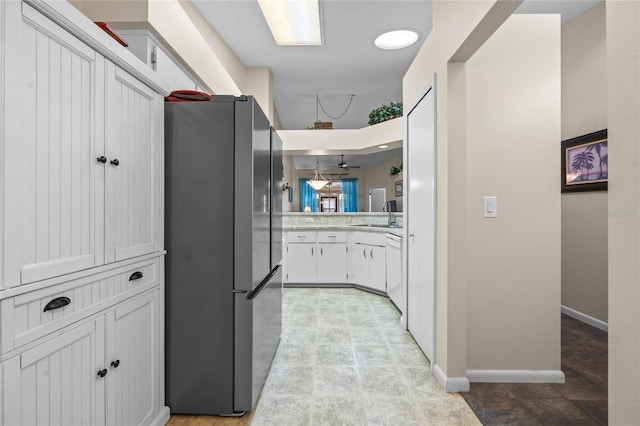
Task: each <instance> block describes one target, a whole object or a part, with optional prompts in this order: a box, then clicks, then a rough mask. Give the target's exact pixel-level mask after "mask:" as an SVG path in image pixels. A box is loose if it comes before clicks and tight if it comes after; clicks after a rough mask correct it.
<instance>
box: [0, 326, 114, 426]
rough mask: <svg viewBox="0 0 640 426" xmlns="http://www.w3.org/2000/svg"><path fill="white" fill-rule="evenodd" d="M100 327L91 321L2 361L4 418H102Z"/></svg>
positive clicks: (84, 421) (9, 421) (82, 421)
mask: <svg viewBox="0 0 640 426" xmlns="http://www.w3.org/2000/svg"><path fill="white" fill-rule="evenodd" d="M103 330H104V329H103V322H102V320H96V321H92V322H89V323H86V324H84V325H81V326H78V327H75V328H73V329H71V330H69V331H67V332H65V333H63V334H61V335H59V336H57V337H56V338H55V339H52V340H50V341H48V342H45V343H42V344H41V345H39V346H36V347H34V348H33V349H30V350H28V351H25V352H24V353H22V354H21V355H20V356H17V357H14V358H11V359H9V360H7V361H6V362H4V363H3V364H2V372H3V376H4V380H5V383H10V384H11V386H10V387H9V388H8V389H11V391H8V392H4V394H3V407H4V409H3V414H2V421H3V423H4V424H6V425H14V424H15V425H18V424H25V425H27V424H28V425H36V424H65V425H88V424H102V423H104V403H103V401H104V393H103V392H104V380H103V379H101V378H99V377H98V376H97V375H96V372H97V371H98V370H100V369H101V368H102V361H103V358H104V346H103V343H102V342H103V341H104V336H103Z"/></svg>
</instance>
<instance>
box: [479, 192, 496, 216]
mask: <svg viewBox="0 0 640 426" xmlns="http://www.w3.org/2000/svg"><path fill="white" fill-rule="evenodd" d="M482 217H498V198H497V197H496V196H495V195H485V196H484V197H482Z"/></svg>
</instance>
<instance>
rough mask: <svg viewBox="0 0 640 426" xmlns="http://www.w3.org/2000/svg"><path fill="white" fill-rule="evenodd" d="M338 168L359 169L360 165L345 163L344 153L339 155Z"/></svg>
mask: <svg viewBox="0 0 640 426" xmlns="http://www.w3.org/2000/svg"><path fill="white" fill-rule="evenodd" d="M338 168H339V169H345V170H349V169H359V168H360V166H350V165H348V164H347V163H345V162H344V155H340V162H339V163H338Z"/></svg>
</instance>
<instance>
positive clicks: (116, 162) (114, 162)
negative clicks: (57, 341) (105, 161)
mask: <svg viewBox="0 0 640 426" xmlns="http://www.w3.org/2000/svg"><path fill="white" fill-rule="evenodd" d="M110 163H111V164H112V165H114V166H116V167H117V166H119V165H120V161H118V159H117V158H114V159H113V160H111V161H110Z"/></svg>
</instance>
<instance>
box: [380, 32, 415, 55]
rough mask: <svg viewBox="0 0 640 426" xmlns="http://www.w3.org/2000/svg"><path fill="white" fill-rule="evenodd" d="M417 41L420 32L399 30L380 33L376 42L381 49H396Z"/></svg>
mask: <svg viewBox="0 0 640 426" xmlns="http://www.w3.org/2000/svg"><path fill="white" fill-rule="evenodd" d="M416 41H418V34H417V33H416V32H414V31H409V30H397V31H389V32H387V33H384V34H381V35H379V36H378V37H377V38H376V40H375V41H374V43H375V45H376V46H377V47H379V48H380V49H384V50H395V49H402V48H405V47H409V46H411V45H412V44H413V43H415V42H416Z"/></svg>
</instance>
